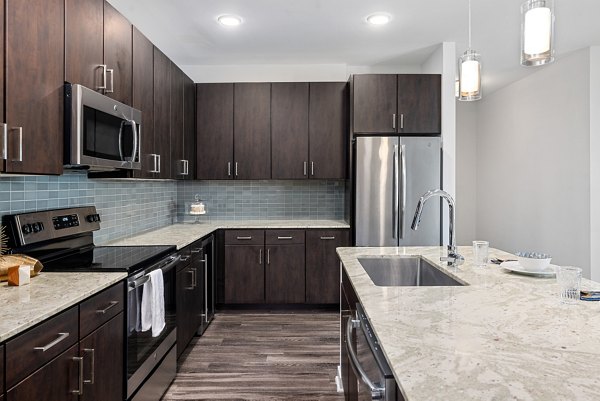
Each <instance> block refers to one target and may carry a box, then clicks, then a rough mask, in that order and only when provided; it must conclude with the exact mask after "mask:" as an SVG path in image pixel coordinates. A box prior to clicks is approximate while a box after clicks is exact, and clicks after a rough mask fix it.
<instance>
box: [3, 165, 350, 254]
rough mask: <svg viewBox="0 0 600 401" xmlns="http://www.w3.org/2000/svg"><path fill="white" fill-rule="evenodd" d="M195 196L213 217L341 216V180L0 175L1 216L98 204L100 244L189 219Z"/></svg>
mask: <svg viewBox="0 0 600 401" xmlns="http://www.w3.org/2000/svg"><path fill="white" fill-rule="evenodd" d="M195 194H199V195H200V198H201V199H202V200H204V202H205V204H206V208H207V211H208V213H207V214H206V215H205V216H202V219H203V220H212V219H224V220H234V219H266V220H269V219H270V220H272V219H343V218H344V182H343V181H311V180H307V181H180V182H177V181H156V180H154V181H150V180H148V181H140V180H98V179H94V180H90V179H88V178H87V175H86V173H84V172H67V173H65V174H64V175H61V176H18V177H17V176H0V216H2V215H5V214H13V213H22V212H30V211H37V210H46V209H56V208H65V207H72V206H82V205H96V208H97V209H98V212H99V213H100V216H101V217H102V223H101V226H102V228H101V229H100V230H99V231H97V232H95V233H94V240H95V242H96V244H104V243H107V242H109V241H113V240H118V239H120V238H124V237H128V236H131V235H134V234H137V233H140V232H144V231H148V230H152V229H156V228H160V227H164V226H167V225H170V224H172V223H173V222H175V221H177V220H178V221H188V220H190V219H191V216H188V215H187V214H186V205H187V204H189V202H192V201H193V200H194V195H195Z"/></svg>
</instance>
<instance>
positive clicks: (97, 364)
mask: <svg viewBox="0 0 600 401" xmlns="http://www.w3.org/2000/svg"><path fill="white" fill-rule="evenodd" d="M123 326H124V314H123V313H122V312H121V313H119V314H118V315H117V316H115V317H114V318H112V319H111V320H109V321H108V322H107V323H105V324H104V325H103V326H100V328H98V329H97V330H96V331H94V332H92V334H90V335H89V336H87V337H85V338H84V339H83V340H81V342H80V343H79V355H80V356H81V357H83V362H84V376H83V377H84V385H83V386H84V390H83V395H82V396H81V398H80V400H81V401H106V400H122V399H123V394H124V391H123V377H124V376H123V375H124V372H123V366H124V364H125V361H124V359H123V356H124V352H125V347H124V343H123V341H124V338H123V332H124V327H123Z"/></svg>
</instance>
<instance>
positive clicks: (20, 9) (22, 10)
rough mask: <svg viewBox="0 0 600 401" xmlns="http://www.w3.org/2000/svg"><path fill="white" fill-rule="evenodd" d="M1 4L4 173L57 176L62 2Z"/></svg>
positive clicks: (62, 69) (14, 0)
mask: <svg viewBox="0 0 600 401" xmlns="http://www.w3.org/2000/svg"><path fill="white" fill-rule="evenodd" d="M6 3H7V6H6V30H5V31H6V77H5V78H6V93H5V95H6V99H7V100H8V101H7V102H6V105H5V108H6V122H7V124H8V158H7V160H6V172H8V173H34V174H35V173H37V174H61V173H62V171H63V168H62V165H63V135H64V134H63V133H64V131H63V102H64V100H63V91H64V80H65V58H64V57H65V56H64V48H65V42H64V40H65V28H64V27H65V23H64V22H65V21H64V10H65V8H64V1H63V0H32V1H22V0H7V1H6Z"/></svg>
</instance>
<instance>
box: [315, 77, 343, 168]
mask: <svg viewBox="0 0 600 401" xmlns="http://www.w3.org/2000/svg"><path fill="white" fill-rule="evenodd" d="M347 105H348V85H347V83H346V82H311V83H310V100H309V106H310V108H309V113H308V115H309V119H308V120H309V125H308V135H309V139H308V143H309V156H310V157H309V158H310V165H309V174H310V178H319V179H345V178H346V143H347V142H346V136H347V135H348V132H347V123H346V121H347V116H348V111H347V109H348V106H347Z"/></svg>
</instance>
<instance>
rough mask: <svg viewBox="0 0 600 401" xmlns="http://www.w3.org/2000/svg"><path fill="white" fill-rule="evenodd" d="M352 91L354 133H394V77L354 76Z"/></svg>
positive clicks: (380, 75)
mask: <svg viewBox="0 0 600 401" xmlns="http://www.w3.org/2000/svg"><path fill="white" fill-rule="evenodd" d="M352 90H353V107H352V113H353V114H354V127H353V130H354V132H356V133H363V132H364V133H388V132H396V122H395V119H394V116H395V114H396V110H397V107H396V102H397V98H396V96H397V95H396V75H387V74H365V75H354V77H353V89H352Z"/></svg>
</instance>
